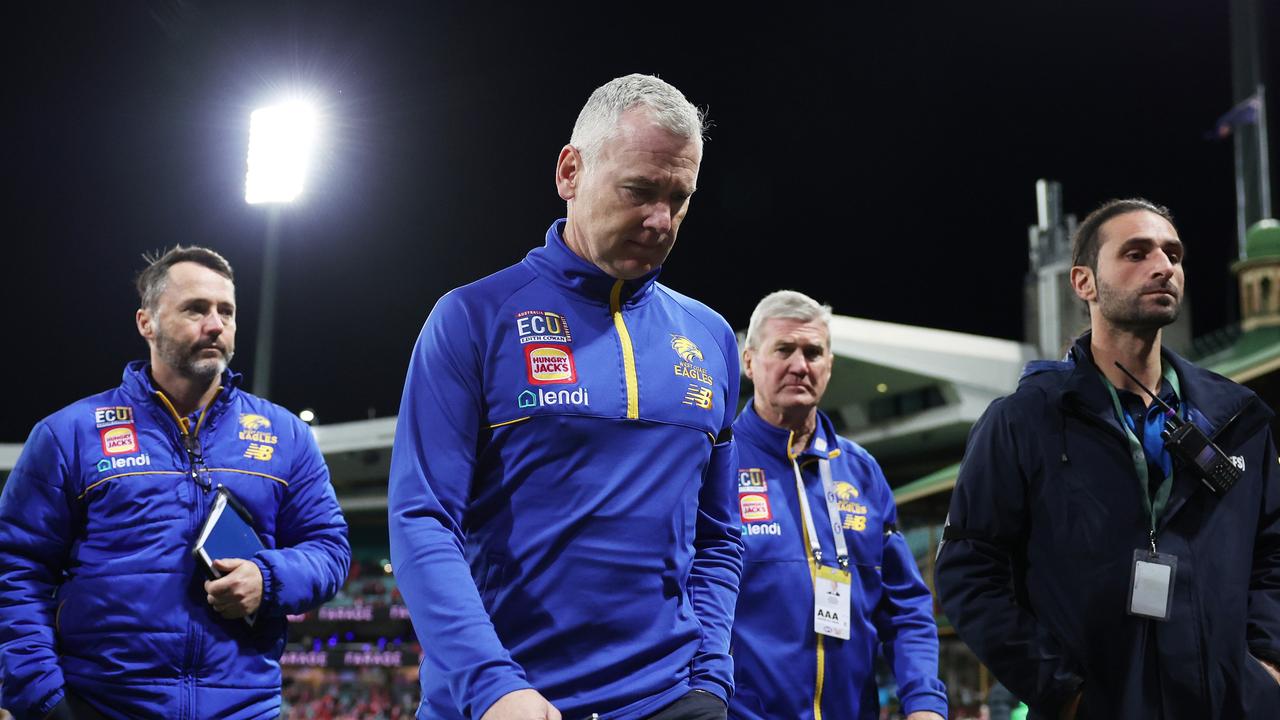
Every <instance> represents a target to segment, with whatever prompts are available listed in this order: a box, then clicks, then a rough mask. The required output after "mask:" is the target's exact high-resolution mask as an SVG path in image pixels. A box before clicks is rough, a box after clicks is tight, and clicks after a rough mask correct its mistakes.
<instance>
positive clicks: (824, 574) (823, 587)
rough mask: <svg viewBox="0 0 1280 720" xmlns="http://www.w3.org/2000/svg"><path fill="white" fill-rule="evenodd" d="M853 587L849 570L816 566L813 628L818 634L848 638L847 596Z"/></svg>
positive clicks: (848, 605) (842, 638)
mask: <svg viewBox="0 0 1280 720" xmlns="http://www.w3.org/2000/svg"><path fill="white" fill-rule="evenodd" d="M852 588H853V583H852V581H851V580H850V576H849V571H848V570H844V569H842V568H833V567H827V566H826V565H819V566H818V577H817V579H816V582H815V584H814V590H813V595H814V597H813V630H814V632H816V633H818V634H819V635H826V636H828V637H833V638H839V639H841V640H848V639H849V607H850V602H849V596H850V594H851V592H850V591H851V590H852Z"/></svg>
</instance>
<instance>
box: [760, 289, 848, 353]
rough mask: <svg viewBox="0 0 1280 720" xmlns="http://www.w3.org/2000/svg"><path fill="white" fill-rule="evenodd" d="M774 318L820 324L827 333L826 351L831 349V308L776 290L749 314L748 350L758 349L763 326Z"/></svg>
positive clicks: (808, 298)
mask: <svg viewBox="0 0 1280 720" xmlns="http://www.w3.org/2000/svg"><path fill="white" fill-rule="evenodd" d="M774 318H784V319H787V320H799V321H800V322H819V323H822V327H824V328H826V331H827V344H828V347H827V349H828V350H830V349H831V348H830V340H831V306H830V305H823V304H822V303H820V302H818V301H817V300H814V299H813V298H811V297H809V296H808V295H805V294H804V293H802V292H796V291H795V290H778V291H777V292H772V293H769V294H768V295H765V296H764V299H762V300H761V301H760V303H759V304H757V305H756V309H755V310H753V311H752V312H751V322H750V324H748V325H747V349H748V350H758V349H760V333H761V331H762V329H763V328H764V324H765V322H767V321H769V320H772V319H774Z"/></svg>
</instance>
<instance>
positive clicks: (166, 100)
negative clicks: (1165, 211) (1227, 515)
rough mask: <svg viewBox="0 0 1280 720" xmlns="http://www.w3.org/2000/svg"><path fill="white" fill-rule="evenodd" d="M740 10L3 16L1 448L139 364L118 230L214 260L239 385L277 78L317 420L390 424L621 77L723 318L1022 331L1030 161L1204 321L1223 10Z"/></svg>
mask: <svg viewBox="0 0 1280 720" xmlns="http://www.w3.org/2000/svg"><path fill="white" fill-rule="evenodd" d="M1263 5H1265V6H1267V7H1266V10H1267V12H1268V13H1269V15H1270V17H1269V18H1268V23H1269V26H1268V27H1267V28H1265V29H1264V32H1263V35H1264V37H1270V38H1280V17H1278V16H1280V8H1278V7H1277V3H1276V2H1264V3H1263ZM752 6H755V7H759V8H762V9H757V10H749V9H747V8H748V7H749V4H741V3H739V4H724V5H721V4H707V5H706V6H705V7H704V6H695V4H693V3H687V4H686V3H675V4H670V3H667V4H635V3H627V4H622V3H616V4H615V3H591V4H582V5H571V4H566V3H512V4H488V3H466V4H463V3H446V2H431V3H426V2H423V3H413V4H394V3H377V2H369V3H350V4H347V3H334V2H305V3H304V2H284V3H265V2H264V3H256V2H255V3H213V2H208V3H195V2H128V3H105V2H104V3H96V4H89V3H48V4H40V8H39V9H34V10H33V9H27V10H18V11H14V10H10V11H7V13H6V14H7V15H8V17H7V18H6V21H5V25H6V30H7V32H6V43H5V48H4V51H3V52H4V53H5V54H6V56H7V58H6V63H5V66H6V68H7V69H8V73H7V78H6V79H7V82H6V83H5V89H6V93H5V95H6V96H7V97H6V102H5V105H6V106H7V108H8V109H7V110H6V111H5V113H4V114H3V123H4V130H5V132H4V142H3V143H2V144H0V147H2V148H3V149H2V150H0V153H3V159H4V166H5V176H6V183H7V185H8V187H7V189H6V192H5V198H6V204H7V213H6V216H7V217H6V223H5V225H6V226H7V229H6V231H5V233H4V235H5V241H4V243H3V246H4V258H5V259H4V262H3V263H2V265H0V266H2V267H3V270H2V271H0V272H2V275H0V282H3V287H4V293H5V295H4V298H5V308H6V309H7V310H8V318H9V320H8V322H7V325H6V333H5V335H6V343H5V345H6V346H7V350H6V352H4V353H3V362H4V365H3V377H4V380H5V385H6V388H5V395H6V407H5V410H4V412H3V413H0V417H2V420H0V422H2V423H3V424H2V425H0V442H20V441H22V440H23V439H24V438H25V437H26V435H27V432H28V431H29V429H30V427H31V426H32V425H33V424H34V423H35V422H36V421H37V420H38V419H39V418H41V417H43V416H44V415H47V414H48V413H50V412H52V411H54V410H56V409H57V408H59V407H61V406H63V405H65V404H67V403H69V402H71V401H73V400H75V399H76V398H79V397H82V396H85V395H88V394H91V393H94V392H98V391H101V390H104V389H107V388H108V387H111V386H113V385H114V384H116V383H117V382H118V381H119V377H120V372H121V369H122V367H123V365H124V363H125V362H127V361H129V360H131V359H134V358H139V357H143V356H145V352H146V348H145V345H144V343H143V342H142V340H141V339H140V338H139V337H138V336H137V333H136V330H135V329H134V325H133V312H134V310H135V309H136V307H137V299H136V296H135V295H134V291H133V289H132V283H133V278H134V275H135V273H136V272H137V271H138V270H139V269H141V267H142V260H141V259H140V254H141V253H142V252H144V251H147V250H155V249H159V248H162V247H166V246H169V245H172V244H174V243H177V242H181V243H197V244H206V245H209V246H211V247H214V248H215V249H217V250H219V251H220V252H222V253H223V254H225V255H226V256H227V257H228V259H230V261H231V262H232V264H233V265H234V267H235V269H236V273H237V281H238V282H237V287H238V300H239V305H240V316H239V330H238V341H237V349H238V353H237V356H236V359H235V361H234V363H233V367H235V368H236V369H238V370H240V371H242V372H245V373H246V374H248V373H249V371H250V369H251V368H252V365H253V354H254V342H253V340H254V334H255V331H256V327H257V317H256V311H257V308H258V307H259V283H260V282H261V270H260V268H261V264H260V258H261V255H260V253H261V247H262V242H263V238H264V236H265V233H266V212H265V210H264V209H263V208H262V207H252V206H248V205H246V204H245V203H244V200H243V197H244V186H243V183H244V169H245V167H244V166H245V150H246V145H247V136H248V122H249V113H250V111H251V110H252V109H253V108H255V107H257V106H259V105H261V104H265V103H268V102H270V101H272V100H273V99H275V98H276V97H278V96H279V95H281V94H282V93H285V92H290V91H301V92H308V93H311V94H313V95H314V96H315V97H316V98H317V102H318V104H319V106H320V108H321V111H322V113H323V115H324V117H325V128H326V129H325V131H324V132H325V138H324V146H323V148H322V150H321V154H320V157H319V159H318V160H317V162H316V165H315V168H314V170H313V173H312V176H311V180H310V182H309V187H308V190H307V194H306V196H305V197H304V198H303V200H302V201H300V202H299V203H297V204H295V205H294V206H291V207H289V208H288V210H287V211H286V217H285V221H284V225H283V236H282V264H281V274H280V296H279V301H278V307H277V313H278V314H277V321H276V323H277V329H278V336H277V337H278V340H277V345H276V357H275V365H274V368H275V370H274V374H273V375H274V376H273V385H274V392H273V393H272V399H274V400H276V401H277V402H280V403H281V404H283V405H285V406H286V407H288V408H290V409H292V410H295V411H296V410H299V409H301V408H303V407H312V408H314V409H315V410H316V412H317V413H318V415H319V417H320V421H321V422H325V423H329V422H339V421H344V420H354V419H360V418H364V417H368V416H369V414H370V413H373V414H376V415H377V416H387V415H391V414H394V413H395V412H396V410H397V407H398V403H399V398H400V390H401V384H402V382H403V378H404V371H405V367H406V364H407V361H408V354H409V351H410V349H411V347H412V345H413V342H414V339H415V338H416V336H417V333H418V331H419V329H420V327H421V325H422V322H423V321H424V320H425V318H426V316H427V313H428V312H429V311H430V309H431V307H432V305H433V304H434V302H435V300H436V299H437V298H438V297H439V296H440V295H441V294H443V293H444V292H446V291H447V290H449V289H450V288H452V287H455V286H457V285H460V284H463V283H466V282H469V281H471V280H474V279H476V278H478V277H480V276H482V275H485V274H488V273H490V272H493V271H495V270H498V269H500V268H502V267H504V266H506V265H509V264H511V263H512V262H515V261H517V260H519V259H520V258H521V257H522V256H523V255H524V253H525V252H526V251H527V250H528V249H529V248H531V247H533V246H535V245H540V244H541V243H542V241H543V235H544V233H545V231H546V228H547V226H548V225H549V224H550V223H551V221H552V220H554V219H555V218H557V217H560V216H561V215H562V214H563V211H564V205H563V203H562V201H561V200H560V199H559V198H558V197H557V195H556V192H555V188H554V185H553V182H552V179H553V170H554V165H555V160H556V156H557V154H558V153H559V150H560V148H561V146H562V145H563V144H564V143H565V142H566V141H567V140H568V136H569V132H570V130H571V128H572V125H573V121H574V119H575V118H576V116H577V113H578V110H579V109H580V107H581V105H582V103H583V102H584V101H585V100H586V97H587V96H588V95H589V94H590V92H591V90H592V89H594V88H595V87H596V86H598V85H600V84H602V83H603V82H605V81H607V80H609V79H610V78H613V77H615V76H618V75H623V74H626V73H629V72H648V73H655V74H658V75H660V76H661V77H663V78H664V79H666V80H668V81H670V82H672V83H673V84H675V85H676V86H677V87H679V88H680V89H681V90H683V91H684V93H685V94H686V95H687V96H688V97H689V98H690V100H692V101H693V102H694V103H696V104H698V105H700V106H705V107H708V108H709V110H710V118H711V120H712V123H713V125H712V128H711V130H710V139H709V141H708V142H707V145H706V148H705V156H704V160H703V165H702V172H701V175H700V177H699V188H700V189H699V191H698V193H697V195H696V196H695V198H694V199H693V202H692V205H691V210H690V213H689V216H688V218H687V220H686V222H685V224H684V226H683V227H682V228H681V232H680V237H679V242H678V243H677V245H676V248H675V250H674V252H673V253H672V255H671V257H670V259H669V260H668V264H667V267H666V268H665V269H664V271H663V275H662V280H663V282H665V283H667V284H668V285H670V286H672V287H674V288H675V289H677V290H680V291H682V292H685V293H687V294H690V295H692V296H694V297H696V298H698V299H700V300H703V301H704V302H706V303H708V304H709V305H711V306H712V307H714V308H716V309H718V310H719V311H720V312H721V313H723V314H724V315H725V316H726V317H727V318H728V320H729V321H730V322H731V323H732V324H733V325H734V326H735V327H743V326H745V324H746V321H747V318H748V316H749V314H750V311H751V308H752V307H753V306H754V304H755V302H756V300H757V299H758V298H759V297H760V296H762V295H763V294H765V293H767V292H769V291H771V290H774V289H777V288H780V287H791V288H795V289H799V290H803V291H805V292H808V293H810V294H811V295H813V296H815V297H817V298H819V299H820V300H824V301H826V302H829V303H830V304H831V305H833V306H834V308H835V310H836V312H838V313H842V314H846V315H854V316H860V317H867V318H874V319H879V320H888V321H894V322H902V323H911V324H916V325H924V326H929V327H937V328H945V329H950V330H958V331H964V332H973V333H983V334H989V335H995V336H999V337H1005V338H1014V339H1020V335H1021V332H1022V319H1021V312H1022V309H1021V298H1022V283H1023V279H1024V274H1025V273H1026V269H1027V226H1028V225H1030V224H1032V223H1033V222H1034V221H1035V196H1034V182H1035V180H1036V179H1037V178H1040V177H1047V178H1052V179H1056V180H1059V181H1061V182H1062V183H1063V184H1064V194H1065V202H1066V209H1067V211H1068V212H1074V213H1076V214H1077V215H1079V216H1083V215H1084V214H1085V213H1086V212H1087V211H1088V210H1089V209H1091V208H1092V207H1094V206H1095V205H1097V204H1098V203H1099V202H1101V201H1103V200H1106V199H1108V198H1111V197H1115V196H1130V195H1143V196H1147V197H1149V198H1151V199H1153V200H1156V201H1158V202H1162V203H1165V204H1167V205H1169V206H1170V207H1171V208H1172V210H1173V211H1174V214H1175V216H1177V218H1178V220H1179V226H1180V230H1181V232H1182V237H1183V239H1184V241H1185V242H1186V243H1187V245H1188V250H1189V254H1188V290H1189V294H1190V296H1191V297H1192V300H1193V303H1194V316H1193V322H1194V328H1195V332H1196V333H1197V334H1200V333H1204V332H1207V331H1209V330H1212V329H1215V328H1217V327H1219V326H1222V325H1224V324H1226V323H1228V322H1231V321H1233V320H1235V317H1234V315H1233V313H1234V310H1233V303H1231V302H1229V298H1231V297H1233V296H1234V295H1235V293H1236V290H1235V285H1234V282H1233V281H1232V279H1231V276H1230V274H1229V272H1228V270H1227V265H1228V264H1229V262H1230V260H1231V259H1232V257H1233V256H1234V252H1235V204H1234V203H1235V201H1234V195H1233V181H1232V151H1231V145H1230V143H1229V142H1227V143H1215V142H1208V141H1206V140H1205V139H1204V137H1203V136H1204V133H1205V132H1206V131H1208V130H1209V129H1210V128H1211V127H1212V126H1213V123H1214V121H1215V119H1216V118H1217V117H1218V116H1219V115H1221V114H1222V113H1223V112H1225V111H1226V110H1227V109H1228V108H1230V107H1231V105H1232V100H1233V98H1232V92H1231V67H1230V50H1229V39H1230V38H1229V26H1228V16H1227V3H1225V2H1199V1H1193V0H1140V1H1138V0H1109V1H1102V0H1085V1H1082V0H1075V1H1072V2H1067V1H1053V2H1049V1H1039V0H1037V1H1035V2H1027V0H1017V1H1012V0H1010V1H1001V2H986V3H955V2H948V3H944V2H933V3H901V2H900V3H850V2H846V3H839V4H835V3H833V4H830V5H826V4H823V5H818V4H812V3H796V2H790V3H776V4H769V5H752ZM1273 53H1274V49H1273ZM1265 72H1268V73H1269V74H1270V76H1271V77H1273V78H1275V77H1280V75H1278V74H1277V73H1276V72H1275V70H1274V68H1271V67H1270V66H1268V67H1267V68H1265ZM1278 94H1280V87H1277V89H1276V91H1273V93H1272V102H1271V103H1270V108H1269V109H1270V110H1271V111H1272V115H1273V117H1274V116H1275V114H1276V113H1277V112H1280V109H1277V105H1276V103H1275V101H1274V97H1275V96H1276V95H1278ZM1272 127H1273V129H1274V128H1275V124H1274V123H1272ZM1273 137H1275V136H1274V135H1273ZM1275 144H1280V138H1277V140H1276V141H1273V146H1274V145H1275ZM1275 155H1276V153H1275V152H1274V149H1273V158H1272V167H1273V168H1274V167H1277V166H1280V163H1277V162H1276V158H1275ZM249 380H250V381H251V378H249Z"/></svg>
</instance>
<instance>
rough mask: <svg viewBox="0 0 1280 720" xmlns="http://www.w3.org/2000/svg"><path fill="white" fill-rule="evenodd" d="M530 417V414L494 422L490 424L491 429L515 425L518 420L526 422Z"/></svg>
mask: <svg viewBox="0 0 1280 720" xmlns="http://www.w3.org/2000/svg"><path fill="white" fill-rule="evenodd" d="M529 417H530V416H529V415H525V416H524V417H519V418H516V419H515V420H507V421H506V422H500V423H494V424H492V425H490V426H489V429H490V430H492V429H494V428H500V427H502V426H503V425H515V424H516V423H518V422H524V421H525V420H528V419H529Z"/></svg>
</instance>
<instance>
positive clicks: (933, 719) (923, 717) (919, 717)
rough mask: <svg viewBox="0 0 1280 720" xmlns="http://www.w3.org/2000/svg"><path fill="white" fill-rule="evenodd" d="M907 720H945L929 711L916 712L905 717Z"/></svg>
mask: <svg viewBox="0 0 1280 720" xmlns="http://www.w3.org/2000/svg"><path fill="white" fill-rule="evenodd" d="M907 720H947V719H946V718H944V717H942V716H941V715H939V714H938V713H936V712H933V711H930V710H917V711H915V712H913V713H911V714H910V715H908V716H907Z"/></svg>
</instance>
